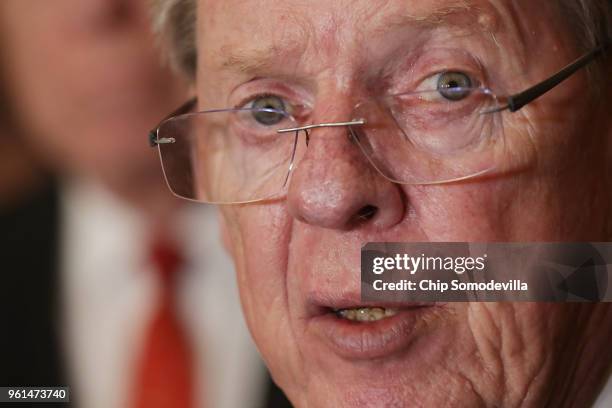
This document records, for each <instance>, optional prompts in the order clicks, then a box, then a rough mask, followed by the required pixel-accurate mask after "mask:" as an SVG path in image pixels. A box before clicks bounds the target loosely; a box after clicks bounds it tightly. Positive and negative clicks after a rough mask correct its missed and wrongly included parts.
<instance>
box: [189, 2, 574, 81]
mask: <svg viewBox="0 0 612 408" xmlns="http://www.w3.org/2000/svg"><path fill="white" fill-rule="evenodd" d="M554 3H555V2H537V3H536V2H532V1H529V0H386V1H382V0H381V1H372V0H352V1H345V0H309V1H303V0H285V1H282V2H279V1H273V0H257V1H255V0H200V1H199V3H198V6H199V7H198V28H197V29H198V32H197V35H198V58H199V63H198V66H199V71H200V73H202V75H203V76H204V77H208V78H209V79H210V78H213V77H215V75H216V74H220V75H222V76H226V75H232V74H234V73H238V74H240V75H241V76H242V75H243V76H250V77H258V76H260V75H264V76H265V75H267V74H272V75H274V74H277V73H279V72H280V75H285V74H286V73H288V72H289V73H292V72H297V71H301V72H302V76H304V77H308V75H310V73H312V72H315V71H317V72H322V71H324V70H330V72H331V70H336V69H338V67H341V66H343V67H347V66H351V65H353V66H354V65H356V64H358V63H361V64H362V65H363V66H364V67H365V66H367V67H373V66H375V65H376V63H375V61H383V60H384V59H385V58H388V57H389V56H392V55H395V54H394V53H396V52H398V50H401V51H399V52H400V53H404V52H405V50H406V49H408V50H410V49H411V47H415V49H416V47H418V46H421V47H428V46H429V43H428V42H427V41H426V40H427V39H429V38H430V37H431V38H436V39H437V41H435V42H436V45H438V46H439V45H440V44H445V41H447V42H446V44H450V45H451V46H452V45H455V44H456V43H457V42H458V41H470V40H469V39H467V40H466V38H479V40H480V41H481V43H482V44H484V43H485V42H486V45H482V47H481V49H482V51H481V53H487V52H488V51H493V53H495V55H496V56H497V57H498V58H501V59H505V60H511V62H508V64H510V65H512V66H513V68H511V69H512V71H513V72H514V73H515V74H521V73H523V74H524V73H525V71H526V70H527V69H528V68H527V66H528V65H529V64H528V62H527V61H528V60H529V59H530V58H529V56H533V55H537V54H538V53H545V51H546V49H551V48H554V49H557V44H559V39H558V38H556V37H558V36H559V35H558V33H561V34H563V33H562V31H561V30H562V29H563V25H562V24H561V22H560V21H559V20H560V19H559V18H558V17H559V13H558V12H557V10H556V8H557V7H556V6H555V4H554ZM430 34H431V35H430ZM551 41H553V42H554V44H553V43H551ZM472 42H473V41H472ZM559 55H560V54H559ZM559 55H558V56H559ZM505 56H506V57H507V56H509V57H511V58H506V57H505ZM492 58H493V57H492ZM313 61H316V63H313ZM538 63H539V62H538ZM539 64H540V63H539ZM540 65H541V66H542V67H543V65H542V64H540ZM508 69H510V68H508ZM204 73H205V75H204ZM208 85H210V84H208Z"/></svg>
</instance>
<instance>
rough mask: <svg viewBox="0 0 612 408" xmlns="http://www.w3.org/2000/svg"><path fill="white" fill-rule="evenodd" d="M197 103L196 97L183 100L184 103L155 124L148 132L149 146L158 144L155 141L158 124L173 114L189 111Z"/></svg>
mask: <svg viewBox="0 0 612 408" xmlns="http://www.w3.org/2000/svg"><path fill="white" fill-rule="evenodd" d="M197 103H198V98H191V99H190V100H188V101H187V102H185V103H184V104H182V105H181V106H179V107H178V108H176V109H175V110H173V111H172V113H170V114H169V115H168V116H166V117H165V118H163V119H162V120H161V121H160V122H159V123H158V124H157V126H155V128H154V129H152V130H151V131H150V132H149V145H151V147H155V146H157V144H158V143H157V129H159V125H161V124H162V123H163V122H164V121H165V120H168V119H170V118H171V117H173V116H177V115H182V114H185V113H189V112H191V110H192V109H193V108H194V107H195V106H196V104H197Z"/></svg>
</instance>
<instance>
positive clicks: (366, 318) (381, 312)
mask: <svg viewBox="0 0 612 408" xmlns="http://www.w3.org/2000/svg"><path fill="white" fill-rule="evenodd" d="M335 312H336V315H337V316H338V317H340V318H342V319H347V320H353V321H357V322H373V321H376V320H381V319H384V318H387V317H390V316H393V315H395V314H396V313H397V310H395V309H383V308H381V307H362V308H358V309H340V310H336V311H335Z"/></svg>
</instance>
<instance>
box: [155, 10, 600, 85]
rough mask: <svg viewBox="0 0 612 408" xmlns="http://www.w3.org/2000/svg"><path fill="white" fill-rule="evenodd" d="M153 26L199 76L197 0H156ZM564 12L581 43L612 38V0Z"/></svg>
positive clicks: (174, 56) (183, 67)
mask: <svg viewBox="0 0 612 408" xmlns="http://www.w3.org/2000/svg"><path fill="white" fill-rule="evenodd" d="M152 2H153V27H154V29H155V31H156V32H157V33H158V35H159V36H160V38H161V40H162V48H163V50H164V54H165V56H166V58H167V60H168V61H169V62H170V64H171V66H172V67H174V68H175V69H177V70H178V71H179V72H181V73H183V74H185V75H186V76H187V77H188V78H189V79H191V80H193V79H194V78H195V73H196V67H197V47H196V35H195V33H196V14H197V4H196V3H197V0H152ZM559 7H560V11H561V14H562V15H563V16H564V17H566V19H567V21H568V22H569V26H570V27H571V28H573V31H574V32H575V35H576V40H577V45H578V46H579V47H580V48H582V49H585V50H587V49H591V48H593V47H595V45H596V44H598V43H600V42H601V41H602V40H604V39H610V40H612V0H560V1H559Z"/></svg>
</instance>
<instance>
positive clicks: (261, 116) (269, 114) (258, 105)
mask: <svg viewBox="0 0 612 408" xmlns="http://www.w3.org/2000/svg"><path fill="white" fill-rule="evenodd" d="M251 108H252V109H253V112H252V115H253V118H254V119H255V120H256V121H257V122H258V123H260V124H262V125H264V126H273V125H277V124H279V123H280V122H282V121H283V120H284V119H286V117H287V113H286V112H287V111H286V107H285V102H284V101H283V100H282V99H281V98H279V97H278V96H274V95H265V96H260V97H257V98H255V99H254V100H253V102H251Z"/></svg>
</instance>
